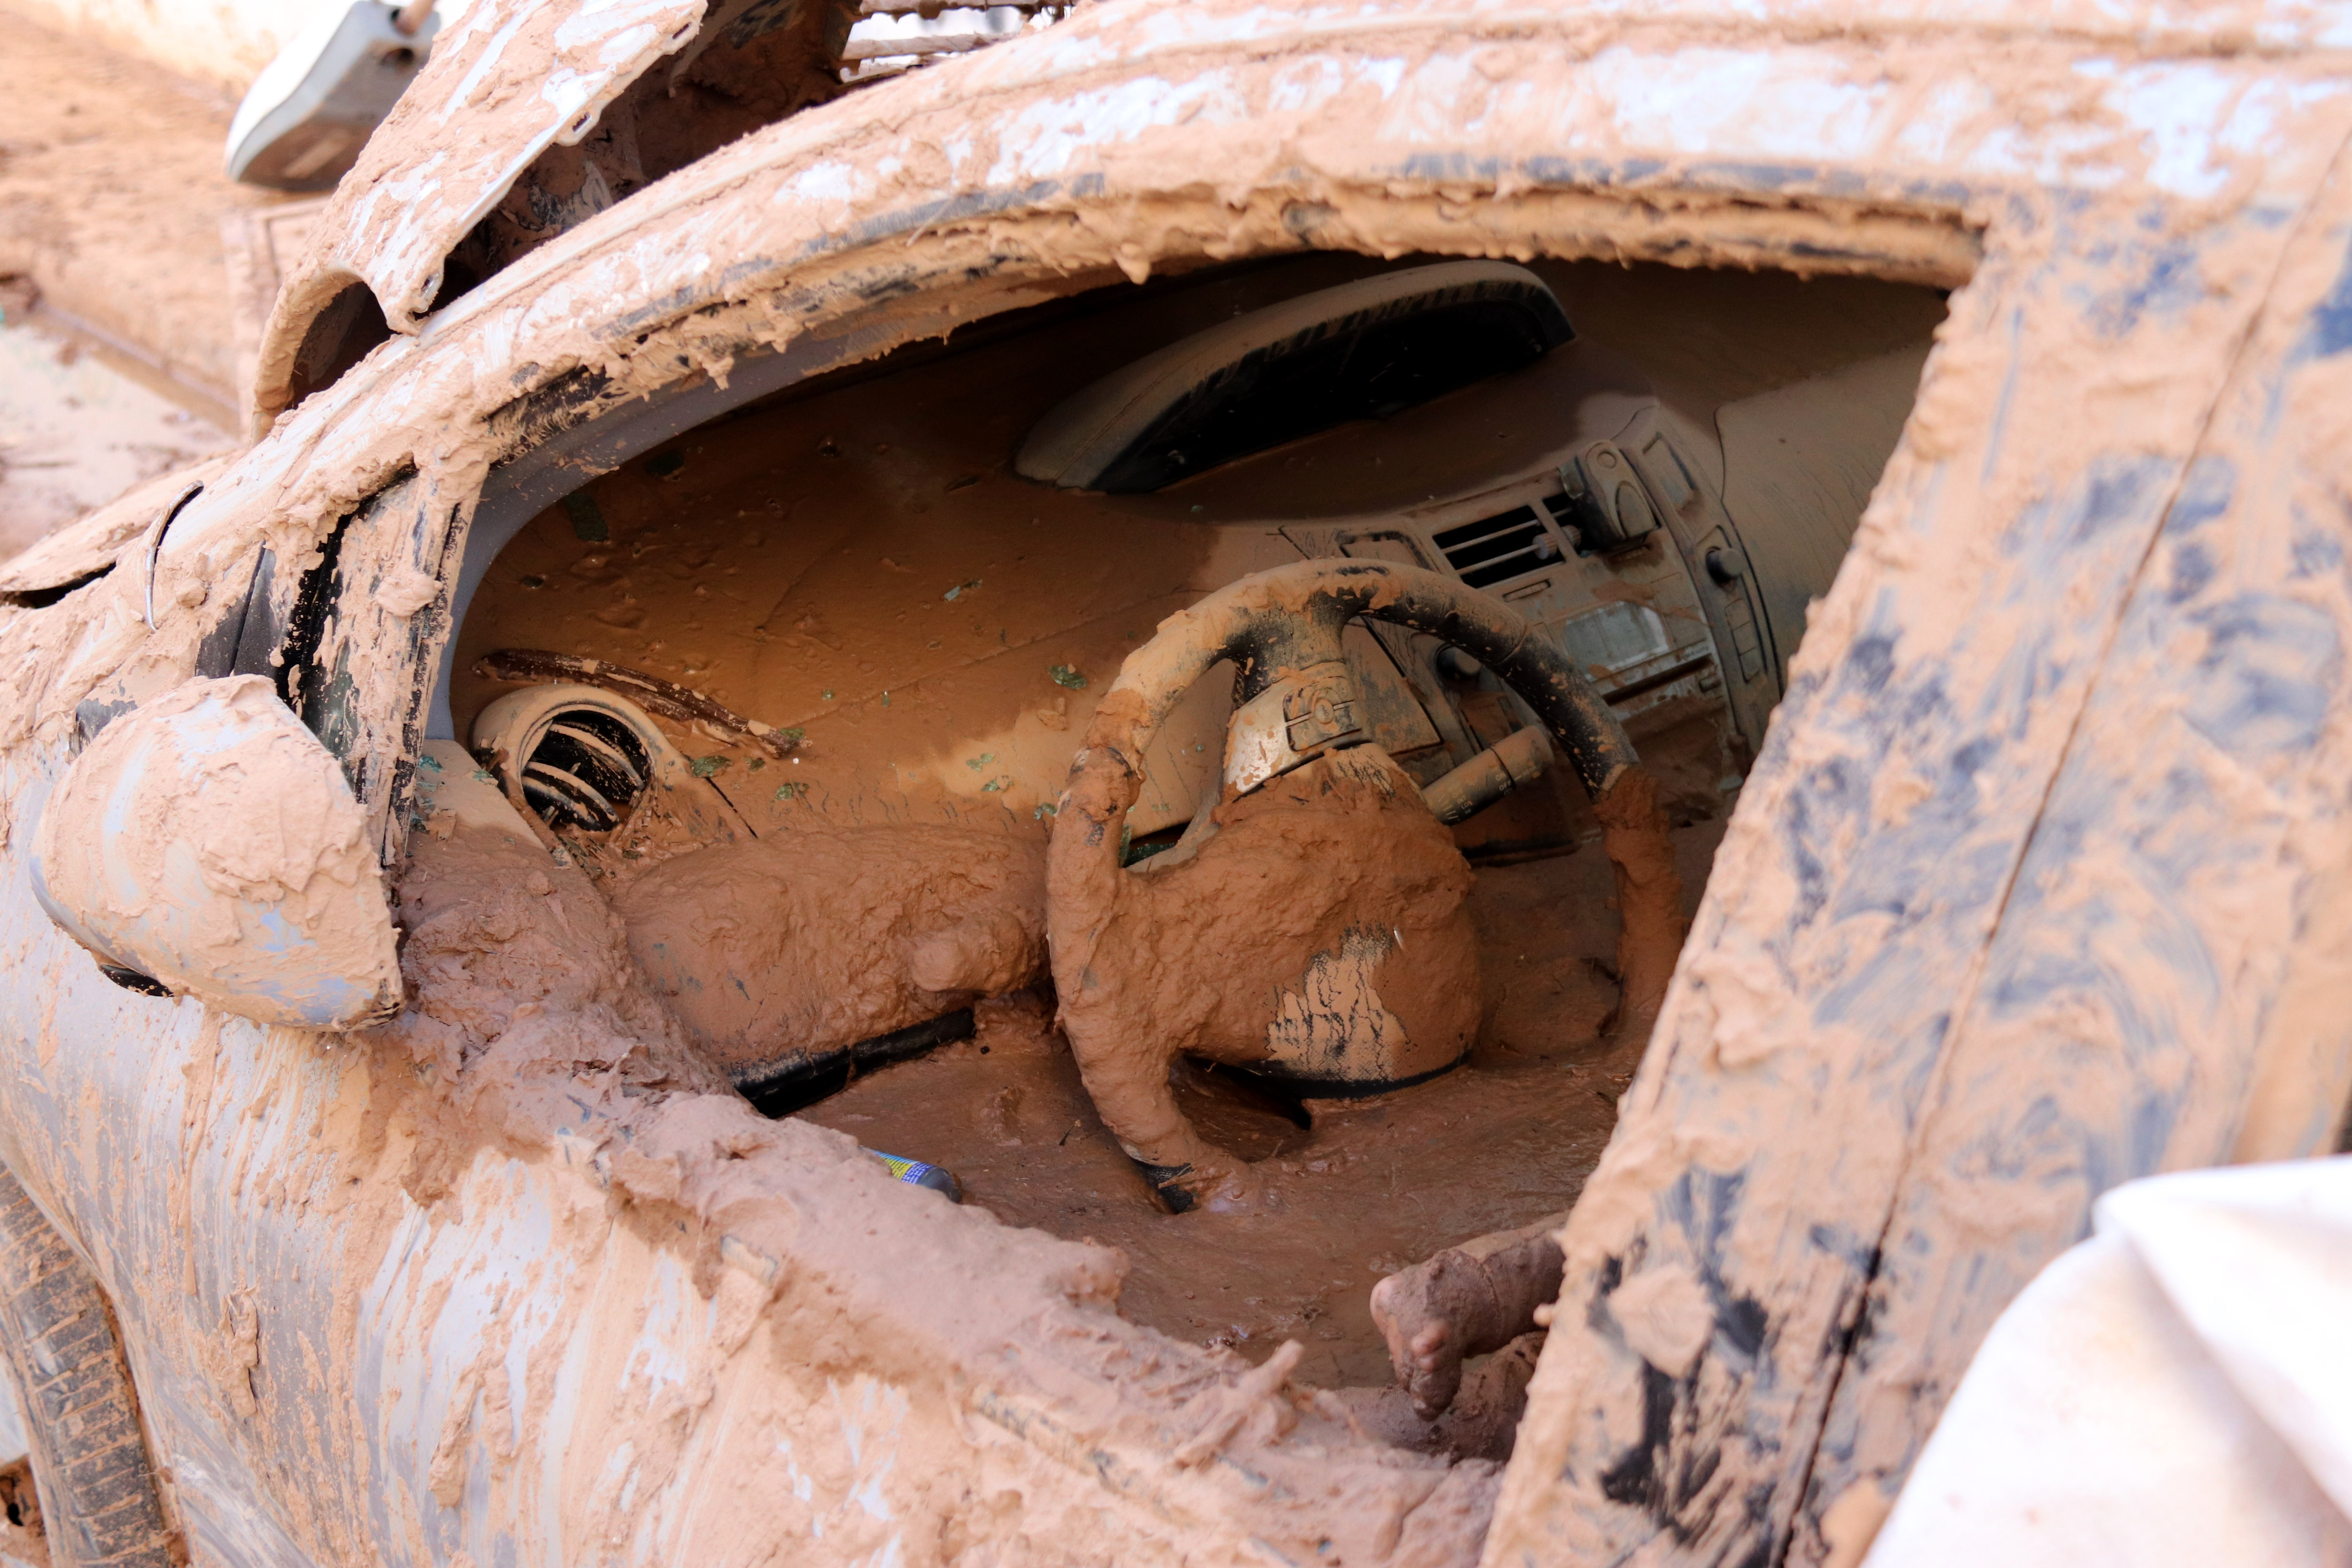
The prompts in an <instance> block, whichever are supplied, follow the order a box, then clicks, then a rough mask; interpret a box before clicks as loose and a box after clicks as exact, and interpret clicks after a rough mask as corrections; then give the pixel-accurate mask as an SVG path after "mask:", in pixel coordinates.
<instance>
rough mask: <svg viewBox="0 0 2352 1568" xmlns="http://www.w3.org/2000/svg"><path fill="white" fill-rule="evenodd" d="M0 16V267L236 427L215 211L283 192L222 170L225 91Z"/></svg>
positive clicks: (231, 337)
mask: <svg viewBox="0 0 2352 1568" xmlns="http://www.w3.org/2000/svg"><path fill="white" fill-rule="evenodd" d="M6 16H7V25H6V26H5V28H0V81H5V82H6V84H7V90H6V91H5V93H0V275H5V274H8V273H25V274H29V275H30V276H31V277H32V278H33V279H34V280H35V281H36V282H37V284H38V285H39V287H40V291H41V294H42V297H43V300H44V302H45V303H46V304H47V305H48V306H50V307H52V308H53V309H54V310H56V311H58V312H60V313H62V315H63V316H65V317H67V318H70V319H71V320H72V321H78V322H81V323H85V324H87V325H88V326H89V328H91V329H93V330H94V331H95V332H96V333H97V334H98V335H99V336H100V337H101V338H102V339H106V340H110V341H111V342H113V343H114V344H116V345H119V346H120V347H121V348H122V349H123V350H126V351H127V352H128V353H129V355H130V356H131V358H133V359H135V360H137V361H141V362H144V364H145V366H146V367H147V368H148V369H149V370H150V372H151V374H152V376H153V378H154V379H153V381H152V383H151V384H152V385H154V386H155V387H156V389H157V390H158V391H160V392H162V393H163V395H165V396H168V397H171V398H172V399H173V401H175V402H179V403H180V404H181V405H183V406H184V407H185V408H187V409H188V410H189V411H190V412H192V413H194V415H196V416H199V417H200V418H201V419H202V420H204V421H205V425H207V426H211V427H212V428H213V429H217V430H221V431H226V432H230V433H236V432H237V430H238V427H239V426H240V425H241V421H240V420H239V419H238V418H237V417H236V414H235V413H234V412H233V410H234V405H235V403H236V380H237V356H238V353H239V348H240V345H239V344H238V343H237V342H236V333H235V331H234V328H233V325H232V322H231V319H230V312H229V310H228V303H229V300H228V280H227V274H226V270H225V266H226V261H225V255H224V249H223V245H222V237H221V224H222V219H223V218H224V217H225V216H227V215H229V214H231V213H244V212H251V211H257V210H261V209H265V208H267V207H268V206H271V205H276V204H278V203H279V202H281V201H283V200H284V198H283V197H281V196H278V195H276V194H275V193H273V192H268V191H260V190H256V189H254V188H253V187H251V186H245V185H238V184H236V183H234V182H233V181H231V180H229V179H228V178H227V176H226V175H225V174H223V173H222V172H221V143H222V142H223V141H224V140H225V139H226V136H227V134H228V125H229V117H230V115H231V113H232V111H233V110H235V108H236V100H235V99H234V98H233V97H232V96H230V95H229V94H227V93H225V92H223V91H221V90H220V89H217V88H215V87H212V86H209V85H204V84H199V83H196V82H193V81H190V80H188V79H186V78H185V77H184V76H180V75H175V74H174V73H173V72H171V71H169V70H165V69H163V68H159V67H157V66H154V65H152V64H150V63H148V62H147V61H145V60H141V59H134V58H128V57H126V56H124V55H121V54H118V53H115V52H113V51H111V50H110V49H107V48H104V47H100V46H98V45H96V44H94V43H91V42H89V41H88V40H87V39H86V38H82V37H72V36H69V35H68V33H67V32H66V31H64V30H61V29H59V28H58V27H57V26H55V25H54V20H53V19H51V20H44V19H41V18H39V17H37V16H27V15H26V14H25V13H24V12H22V11H20V10H17V9H16V8H13V7H12V8H11V9H10V10H9V11H8V12H7V13H6ZM192 433H196V432H192ZM201 433H202V434H204V435H205V436H206V437H207V439H206V440H205V442H204V443H203V445H206V446H210V445H217V444H219V442H220V440H221V437H214V436H212V435H211V433H210V431H203V432H201ZM173 444H174V445H196V443H193V442H189V441H186V440H182V441H180V442H175V443H173ZM149 471H151V472H152V469H151V470H149Z"/></svg>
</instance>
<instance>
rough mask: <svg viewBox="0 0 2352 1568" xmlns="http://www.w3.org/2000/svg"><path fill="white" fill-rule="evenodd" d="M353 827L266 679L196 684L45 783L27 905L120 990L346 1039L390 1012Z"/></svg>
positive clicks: (389, 953)
mask: <svg viewBox="0 0 2352 1568" xmlns="http://www.w3.org/2000/svg"><path fill="white" fill-rule="evenodd" d="M366 826H367V824H366V817H365V816H364V814H362V811H361V809H360V805H359V802H358V800H357V799H355V798H354V797H353V796H352V790H351V786H350V784H347V783H346V782H345V781H344V779H343V773H342V770H341V768H340V767H338V766H337V765H336V763H335V759H334V758H333V757H331V756H330V755H329V754H328V752H327V749H326V748H325V747H324V746H322V745H320V743H319V740H318V737H317V736H315V735H313V734H311V733H310V731H308V730H306V729H304V728H303V727H302V724H301V722H300V721H299V720H297V719H296V718H295V717H294V715H293V714H292V713H291V712H289V710H287V707H286V705H285V704H284V703H283V702H280V701H279V700H278V693H277V692H276V691H275V690H274V689H272V688H271V686H270V683H269V682H268V681H267V680H264V679H260V678H259V677H257V676H250V675H245V676H233V677H231V678H229V679H226V680H193V681H190V682H188V683H187V684H185V685H184V686H179V687H175V688H173V689H172V690H171V691H169V692H167V693H165V694H164V695H163V696H162V697H159V698H156V699H154V700H152V701H150V702H148V703H146V704H145V705H144V706H142V708H140V709H139V710H137V711H135V712H132V713H128V714H125V715H124V716H122V717H121V718H120V719H117V720H115V721H113V722H112V723H110V724H109V725H107V727H106V728H105V729H104V730H102V731H100V732H99V734H98V737H97V739H95V740H93V741H92V742H90V743H89V746H88V747H87V748H86V749H84V751H83V752H82V753H81V755H80V756H79V757H77V758H76V759H75V760H74V763H73V765H72V766H70V767H68V769H67V770H66V772H65V776H64V777H62V778H60V779H59V780H58V784H57V787H56V788H55V789H54V790H52V791H51V792H50V795H49V799H48V805H47V808H46V809H45V810H44V811H43V812H42V814H41V822H40V826H39V828H38V829H37V831H36V832H35V834H34V836H33V868H32V869H33V896H34V897H35V898H37V899H38V900H40V903H41V907H42V908H43V909H44V910H47V911H48V914H49V918H50V919H51V920H54V921H57V922H58V926H59V927H61V928H62V929H63V930H64V931H65V932H66V934H68V936H70V937H72V938H73V939H74V940H75V941H76V942H79V943H81V945H82V946H84V947H86V948H88V949H89V951H90V952H92V953H94V954H96V955H97V957H98V961H99V963H100V964H101V965H102V966H104V967H105V968H106V969H107V970H108V972H109V973H110V974H111V975H112V976H113V977H114V978H115V979H117V980H119V981H121V982H122V983H123V984H130V985H132V986H134V987H135V988H137V989H141V990H148V989H152V990H155V991H158V992H163V993H168V994H174V995H179V994H184V995H189V996H194V997H195V998H196V999H198V1000H199V1001H202V1002H205V1003H206V1004H209V1005H212V1006H215V1007H218V1008H220V1009H221V1010H222V1011H224V1012H227V1013H234V1014H236V1015H237V1016H240V1017H245V1018H251V1019H253V1020H254V1021H255V1022H256V1023H261V1024H288V1025H292V1026H296V1027H298V1028H305V1029H353V1028H358V1027H361V1026H364V1025H368V1024H373V1023H377V1022H380V1021H382V1020H383V1019H384V1018H388V1017H390V1016H392V1015H393V1014H394V1013H396V1012H398V1011H399V1009H400V1002H401V985H400V962H399V955H398V952H397V951H396V947H395V942H394V931H393V924H392V904H391V900H390V899H389V898H388V897H387V896H386V894H385V891H384V884H383V870H382V868H380V867H379V866H378V865H377V863H376V858H375V856H374V855H373V853H372V852H371V850H370V848H369V847H368V835H367V831H366ZM142 982H145V983H146V984H142Z"/></svg>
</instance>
